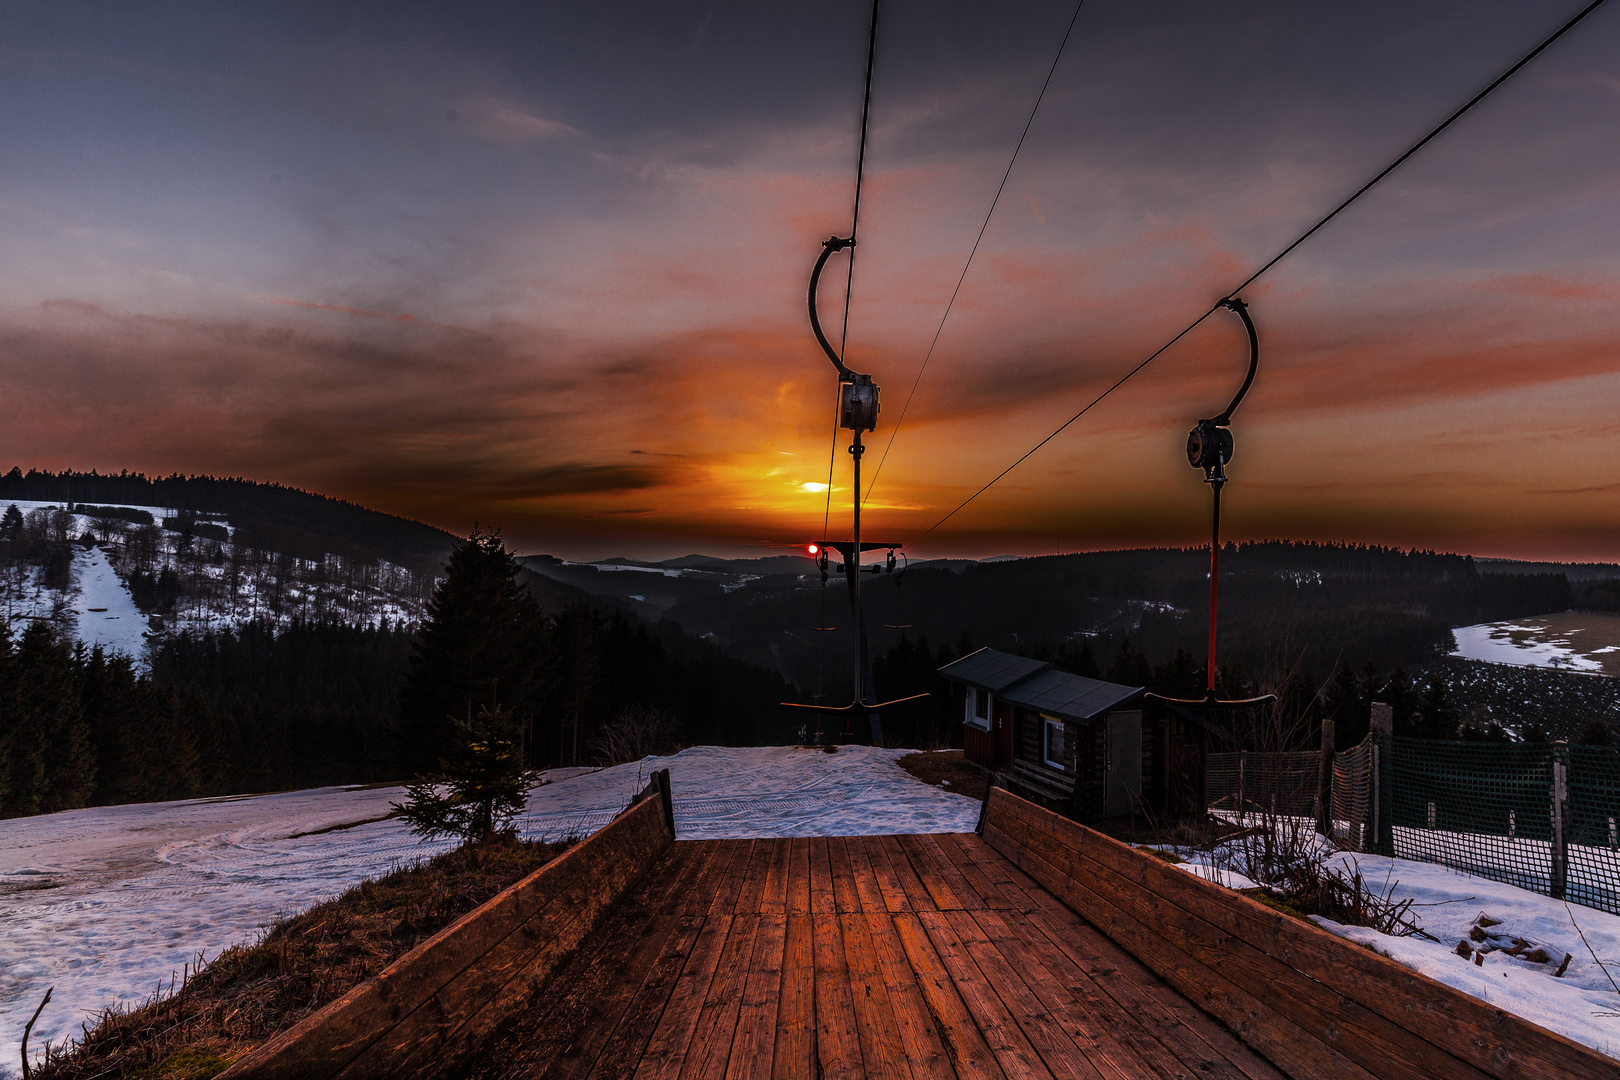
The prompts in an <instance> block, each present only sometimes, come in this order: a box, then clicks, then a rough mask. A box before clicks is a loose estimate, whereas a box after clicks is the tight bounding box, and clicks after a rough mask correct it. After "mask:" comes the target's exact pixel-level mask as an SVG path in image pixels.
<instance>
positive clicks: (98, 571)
mask: <svg viewBox="0 0 1620 1080" xmlns="http://www.w3.org/2000/svg"><path fill="white" fill-rule="evenodd" d="M73 571H74V577H75V578H77V579H78V587H79V592H78V596H77V597H76V598H75V600H74V604H73V608H74V612H75V615H76V616H77V619H78V633H77V637H78V639H79V640H80V641H82V642H84V643H85V644H86V645H90V646H96V645H100V646H101V647H102V648H104V649H106V650H107V651H108V652H121V653H125V654H127V655H129V656H131V657H134V658H135V659H137V660H139V659H141V658H143V657H144V656H145V654H146V638H145V637H144V636H143V635H144V634H145V632H146V616H145V615H143V614H141V609H140V608H138V607H136V606H135V601H134V599H133V598H132V597H131V596H130V595H129V589H128V587H127V586H125V584H124V583H123V582H122V581H121V580H119V578H118V575H117V574H116V573H114V572H113V568H112V564H111V563H109V562H108V561H107V556H106V554H105V553H104V552H103V551H102V550H101V549H100V548H93V549H91V550H90V551H85V552H80V553H79V554H78V555H76V556H75V557H74V560H73Z"/></svg>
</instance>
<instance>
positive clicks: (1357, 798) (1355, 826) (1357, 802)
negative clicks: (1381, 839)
mask: <svg viewBox="0 0 1620 1080" xmlns="http://www.w3.org/2000/svg"><path fill="white" fill-rule="evenodd" d="M1372 768H1373V753H1372V736H1370V735H1369V736H1367V738H1365V739H1362V740H1361V742H1360V743H1359V744H1358V745H1356V746H1354V747H1352V748H1350V749H1349V750H1344V751H1341V752H1339V753H1337V754H1334V755H1333V815H1332V818H1331V819H1330V820H1331V821H1332V830H1333V834H1332V837H1331V839H1332V841H1333V843H1334V846H1335V847H1337V848H1338V849H1339V850H1340V851H1366V850H1368V847H1369V845H1371V844H1372V843H1374V842H1375V841H1376V839H1377V837H1376V836H1375V835H1373V834H1372V833H1371V832H1370V831H1369V830H1370V828H1371V825H1372Z"/></svg>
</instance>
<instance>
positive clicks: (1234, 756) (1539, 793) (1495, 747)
mask: <svg viewBox="0 0 1620 1080" xmlns="http://www.w3.org/2000/svg"><path fill="white" fill-rule="evenodd" d="M1391 759H1392V769H1391V772H1392V774H1393V777H1392V783H1391V787H1390V791H1389V792H1388V802H1387V803H1386V805H1390V806H1391V808H1392V812H1391V823H1392V825H1393V830H1394V843H1395V850H1394V854H1395V855H1396V856H1398V857H1400V858H1403V859H1417V860H1421V861H1423V862H1432V863H1439V864H1441V865H1442V866H1449V867H1452V868H1453V869H1456V870H1461V871H1463V872H1465V873H1469V874H1475V875H1477V876H1479V877H1483V878H1488V879H1490V880H1492V881H1501V882H1506V883H1507V884H1510V885H1516V886H1518V887H1520V888H1522V889H1529V890H1531V891H1534V892H1539V893H1542V894H1544V895H1549V896H1554V897H1557V898H1559V899H1564V900H1569V901H1571V902H1573V903H1578V904H1584V905H1586V906H1588V907H1594V908H1598V909H1600V910H1603V911H1609V912H1614V913H1615V914H1620V749H1615V748H1612V747H1602V746H1568V745H1566V744H1563V743H1555V744H1551V745H1549V744H1529V745H1527V744H1524V743H1465V742H1440V741H1433V740H1428V739H1394V740H1392V746H1391ZM1320 762H1321V758H1320V756H1319V754H1318V753H1316V752H1311V751H1307V752H1300V753H1283V754H1278V753H1259V752H1246V753H1231V754H1211V755H1210V756H1209V763H1208V769H1207V771H1206V774H1205V775H1206V792H1205V794H1206V802H1207V805H1208V806H1209V808H1210V809H1211V810H1212V811H1214V812H1216V813H1221V814H1227V815H1231V814H1236V815H1238V816H1242V817H1248V816H1250V815H1253V814H1255V813H1259V814H1262V815H1264V814H1267V813H1270V814H1273V815H1282V816H1304V815H1310V816H1311V817H1313V818H1315V817H1316V806H1317V800H1318V798H1319V797H1320V794H1319V792H1318V791H1317V787H1318V785H1319V784H1320V779H1319V777H1320ZM1374 762H1375V750H1374V744H1373V741H1372V739H1371V738H1369V739H1368V740H1366V741H1364V742H1362V743H1361V745H1359V746H1356V747H1354V748H1353V749H1350V750H1345V751H1341V752H1339V753H1337V754H1335V755H1334V757H1333V790H1332V793H1331V798H1332V812H1331V814H1330V815H1329V817H1330V820H1331V823H1332V834H1333V835H1332V839H1333V842H1334V844H1335V845H1336V846H1337V847H1339V848H1340V849H1341V850H1346V851H1372V850H1375V849H1376V848H1377V819H1378V813H1379V811H1378V808H1377V805H1376V803H1377V801H1378V779H1377V777H1376V776H1375V768H1374ZM1560 778H1561V782H1560Z"/></svg>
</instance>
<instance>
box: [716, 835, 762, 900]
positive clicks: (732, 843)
mask: <svg viewBox="0 0 1620 1080" xmlns="http://www.w3.org/2000/svg"><path fill="white" fill-rule="evenodd" d="M724 843H725V844H726V846H727V847H728V848H729V849H730V851H729V852H728V855H729V858H728V859H727V861H726V868H725V871H724V872H723V873H722V874H721V875H720V877H719V878H718V879H717V880H716V881H715V884H714V899H713V900H712V901H711V902H710V904H709V914H710V915H731V914H734V913H735V912H736V909H737V897H738V896H739V895H741V893H742V888H743V883H744V881H745V880H746V879H747V876H748V862H749V859H750V858H751V857H752V855H753V851H754V842H753V841H752V840H727V841H724Z"/></svg>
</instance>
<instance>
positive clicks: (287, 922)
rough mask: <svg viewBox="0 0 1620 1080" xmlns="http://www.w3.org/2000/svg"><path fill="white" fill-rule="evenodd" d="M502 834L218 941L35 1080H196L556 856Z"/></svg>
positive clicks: (54, 1059) (551, 848)
mask: <svg viewBox="0 0 1620 1080" xmlns="http://www.w3.org/2000/svg"><path fill="white" fill-rule="evenodd" d="M567 846H568V845H567V844H539V843H531V842H528V841H523V840H518V839H517V838H516V837H514V836H512V835H510V834H505V835H497V836H496V837H494V838H492V839H490V840H488V841H485V842H484V843H482V844H477V845H469V846H467V847H463V848H459V849H457V850H455V851H452V852H449V853H447V854H444V855H441V856H439V857H437V858H435V859H431V860H428V861H425V862H423V863H420V864H418V865H416V866H412V867H408V868H406V869H403V870H397V871H395V872H394V873H391V874H388V875H386V876H385V877H381V878H378V879H376V880H374V881H366V882H362V883H361V884H360V885H357V886H355V887H354V888H352V889H350V890H349V891H348V892H346V893H344V894H343V895H342V896H340V897H338V898H337V899H335V900H329V901H327V902H326V903H324V904H318V905H316V906H315V907H312V908H310V909H309V910H308V911H305V912H303V913H302V914H299V915H295V916H293V917H292V918H289V919H284V920H282V921H281V922H279V923H277V924H276V925H275V926H274V927H272V928H271V930H270V932H269V933H267V934H266V935H265V936H264V938H263V939H262V940H261V941H259V942H258V943H256V944H253V945H239V946H236V947H234V948H231V949H227V950H226V951H225V952H223V953H221V954H220V955H219V956H218V957H216V958H215V959H214V960H213V962H212V963H209V964H207V965H205V966H203V967H202V969H201V970H200V971H197V972H194V973H191V974H190V976H189V978H188V979H186V981H185V983H184V985H183V986H180V987H179V988H177V989H175V991H174V992H173V993H171V994H165V995H162V996H160V997H158V998H155V999H153V1000H151V1001H148V1002H147V1003H146V1004H144V1005H142V1006H140V1007H139V1008H136V1009H133V1010H130V1011H127V1012H114V1011H109V1012H107V1013H105V1014H103V1015H102V1017H101V1019H100V1021H99V1022H98V1023H97V1024H96V1025H95V1026H94V1027H93V1028H90V1029H89V1030H88V1031H86V1033H85V1034H84V1036H83V1038H82V1039H80V1040H79V1042H78V1043H77V1044H76V1045H74V1046H72V1047H70V1048H68V1049H66V1050H65V1051H62V1050H53V1051H52V1053H51V1055H50V1059H49V1060H48V1061H47V1063H46V1064H45V1065H44V1066H42V1067H41V1068H39V1069H36V1070H34V1075H35V1076H36V1077H39V1078H40V1080H93V1078H100V1077H105V1078H109V1080H111V1078H114V1077H117V1078H126V1077H127V1078H130V1080H136V1078H139V1080H149V1078H150V1080H200V1078H203V1077H210V1076H213V1075H214V1074H216V1073H218V1072H220V1071H221V1070H223V1069H224V1068H225V1067H226V1066H228V1065H229V1064H230V1063H231V1062H233V1061H235V1060H236V1059H237V1058H239V1057H241V1056H242V1055H243V1054H245V1053H247V1052H248V1051H249V1050H251V1049H253V1048H254V1047H255V1046H257V1045H259V1044H260V1043H262V1042H264V1041H265V1040H266V1039H268V1038H269V1037H270V1036H272V1035H274V1034H276V1033H277V1032H279V1031H283V1030H285V1029H286V1028H289V1027H291V1026H292V1025H293V1024H295V1023H297V1022H298V1021H299V1020H301V1019H303V1018H304V1017H305V1016H307V1015H308V1014H309V1013H311V1012H313V1011H315V1010H316V1009H318V1008H320V1007H321V1006H322V1005H325V1004H327V1003H328V1002H330V1001H332V1000H334V999H336V998H338V997H341V996H342V995H343V994H344V993H346V992H347V991H348V990H349V989H350V988H351V987H353V986H355V985H356V984H357V983H360V982H361V981H363V980H365V979H368V978H370V977H371V976H373V975H376V974H377V973H378V972H380V971H382V969H383V968H385V967H387V966H388V965H389V964H390V963H392V962H393V961H394V960H396V959H398V958H399V957H400V956H402V955H404V954H405V953H406V952H409V951H410V950H411V949H412V948H414V947H415V946H417V945H418V944H420V943H421V942H423V941H425V940H426V939H427V938H429V937H431V936H432V935H433V934H435V933H437V932H438V931H439V930H441V929H443V928H444V927H446V926H448V925H449V924H450V923H452V922H454V921H455V920H456V919H458V918H460V917H461V916H462V915H465V914H466V913H467V912H469V911H471V910H472V909H473V908H475V907H477V906H479V905H480V904H482V903H484V902H485V901H486V900H489V899H490V898H491V897H493V896H495V894H497V893H499V892H500V891H501V890H502V889H504V888H506V887H507V886H509V885H512V884H514V883H516V882H518V881H520V880H522V879H523V878H524V877H527V876H528V875H529V874H530V873H532V872H533V871H535V870H537V869H539V868H540V867H541V866H543V865H545V864H546V863H548V862H550V861H551V860H552V859H553V858H555V857H556V856H558V855H560V854H561V853H562V852H563V851H564V850H565V849H566V848H567Z"/></svg>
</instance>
